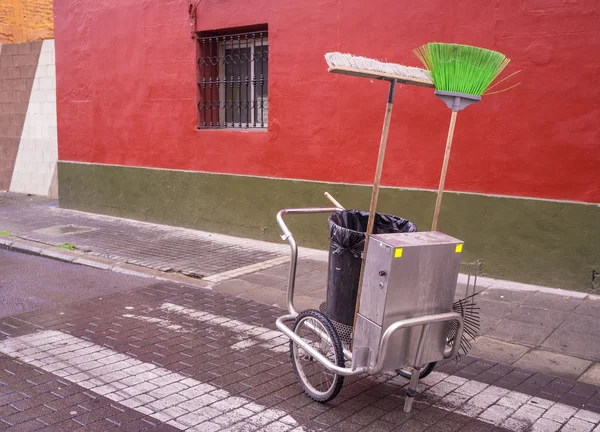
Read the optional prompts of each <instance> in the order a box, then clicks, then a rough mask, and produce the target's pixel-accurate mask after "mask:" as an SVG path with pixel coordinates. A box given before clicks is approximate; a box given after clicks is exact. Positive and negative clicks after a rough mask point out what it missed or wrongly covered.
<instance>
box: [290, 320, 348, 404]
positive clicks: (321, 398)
mask: <svg viewBox="0 0 600 432" xmlns="http://www.w3.org/2000/svg"><path fill="white" fill-rule="evenodd" d="M306 318H313V319H315V320H317V321H319V323H320V324H321V325H322V326H323V328H324V329H325V330H326V332H327V335H328V336H329V339H330V340H331V344H332V347H333V350H334V354H335V364H336V365H337V366H340V367H344V366H345V359H344V351H343V349H342V342H341V340H340V337H339V335H338V333H337V331H336V330H335V328H334V327H333V324H332V323H331V321H330V320H329V318H327V317H326V316H325V315H324V314H322V313H321V312H319V311H317V310H314V309H307V310H305V311H302V312H300V313H299V314H298V316H297V317H296V320H295V321H294V325H293V327H292V330H293V331H294V332H295V333H296V330H297V328H298V325H299V324H300V323H301V322H302V321H303V320H305V319H306ZM295 345H296V344H295V343H294V342H293V341H290V358H291V360H292V367H293V369H294V373H295V374H296V378H297V379H298V383H299V384H300V386H301V387H302V389H303V390H304V393H306V394H307V395H308V396H309V397H310V398H311V399H312V400H314V401H317V402H322V403H323V402H327V401H330V400H332V399H333V398H334V397H336V396H337V395H338V393H339V392H340V390H341V389H342V385H343V384H344V376H343V375H338V374H334V373H333V372H331V373H332V374H333V377H334V378H333V380H332V384H331V386H330V387H329V389H328V390H327V392H320V393H316V392H315V391H313V390H312V389H311V388H310V387H309V385H307V383H306V382H305V381H304V379H303V373H301V372H300V371H299V369H298V365H297V363H296V361H297V358H296V355H295V350H294V347H295ZM301 369H302V368H301ZM309 384H310V383H309Z"/></svg>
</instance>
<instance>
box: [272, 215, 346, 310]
mask: <svg viewBox="0 0 600 432" xmlns="http://www.w3.org/2000/svg"><path fill="white" fill-rule="evenodd" d="M338 210H339V208H336V207H306V208H295V209H283V210H280V211H279V212H278V213H277V223H278V224H279V227H280V228H281V231H282V232H283V234H282V236H281V240H287V242H288V243H289V244H290V249H291V251H292V258H291V260H290V276H289V279H288V289H287V308H288V310H289V311H290V313H291V314H293V315H294V316H295V315H298V312H297V311H296V309H295V308H294V286H295V283H296V266H297V264H298V245H297V244H296V240H294V236H293V235H292V232H291V231H290V229H289V228H288V227H287V225H286V224H285V222H284V220H283V217H284V216H285V215H286V214H320V213H333V212H334V211H338Z"/></svg>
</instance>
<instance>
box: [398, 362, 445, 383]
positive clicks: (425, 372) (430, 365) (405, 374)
mask: <svg viewBox="0 0 600 432" xmlns="http://www.w3.org/2000/svg"><path fill="white" fill-rule="evenodd" d="M436 364H437V362H431V363H428V364H427V365H426V366H425V367H424V368H423V369H421V373H420V374H419V379H423V378H425V377H426V376H427V375H429V374H430V373H431V372H433V369H434V368H435V365H436ZM396 372H398V375H400V376H401V377H403V378H406V379H410V378H411V377H412V374H411V373H410V372H408V371H406V370H404V369H396Z"/></svg>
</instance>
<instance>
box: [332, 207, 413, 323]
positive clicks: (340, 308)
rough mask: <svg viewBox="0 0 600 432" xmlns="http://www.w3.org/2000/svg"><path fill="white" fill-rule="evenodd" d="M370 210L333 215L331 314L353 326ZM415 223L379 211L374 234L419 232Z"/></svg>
mask: <svg viewBox="0 0 600 432" xmlns="http://www.w3.org/2000/svg"><path fill="white" fill-rule="evenodd" d="M368 221H369V213H367V212H364V211H360V210H340V211H336V212H335V213H333V214H332V215H331V216H330V217H329V221H328V223H329V271H328V272H327V310H326V312H327V316H328V317H329V318H330V319H332V320H334V321H336V322H338V323H341V324H345V325H348V326H352V324H353V322H354V308H355V305H356V296H357V293H358V282H359V279H360V267H361V264H362V262H361V261H362V260H361V254H362V251H363V250H364V248H365V239H366V232H367V223H368ZM416 231H417V227H416V226H415V224H413V223H412V222H410V221H408V220H406V219H403V218H401V217H398V216H393V215H387V214H383V213H376V215H375V223H374V225H373V234H387V233H403V232H416Z"/></svg>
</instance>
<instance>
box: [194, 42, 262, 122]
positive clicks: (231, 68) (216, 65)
mask: <svg viewBox="0 0 600 432" xmlns="http://www.w3.org/2000/svg"><path fill="white" fill-rule="evenodd" d="M198 44H199V46H198V53H199V56H198V77H199V79H198V129H223V128H227V129H231V128H236V129H240V128H244V129H248V128H267V125H268V119H269V101H268V91H269V86H268V80H269V79H268V77H269V40H268V32H267V31H266V30H265V31H253V32H246V33H237V34H228V35H219V36H205V37H202V36H201V37H199V38H198Z"/></svg>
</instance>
